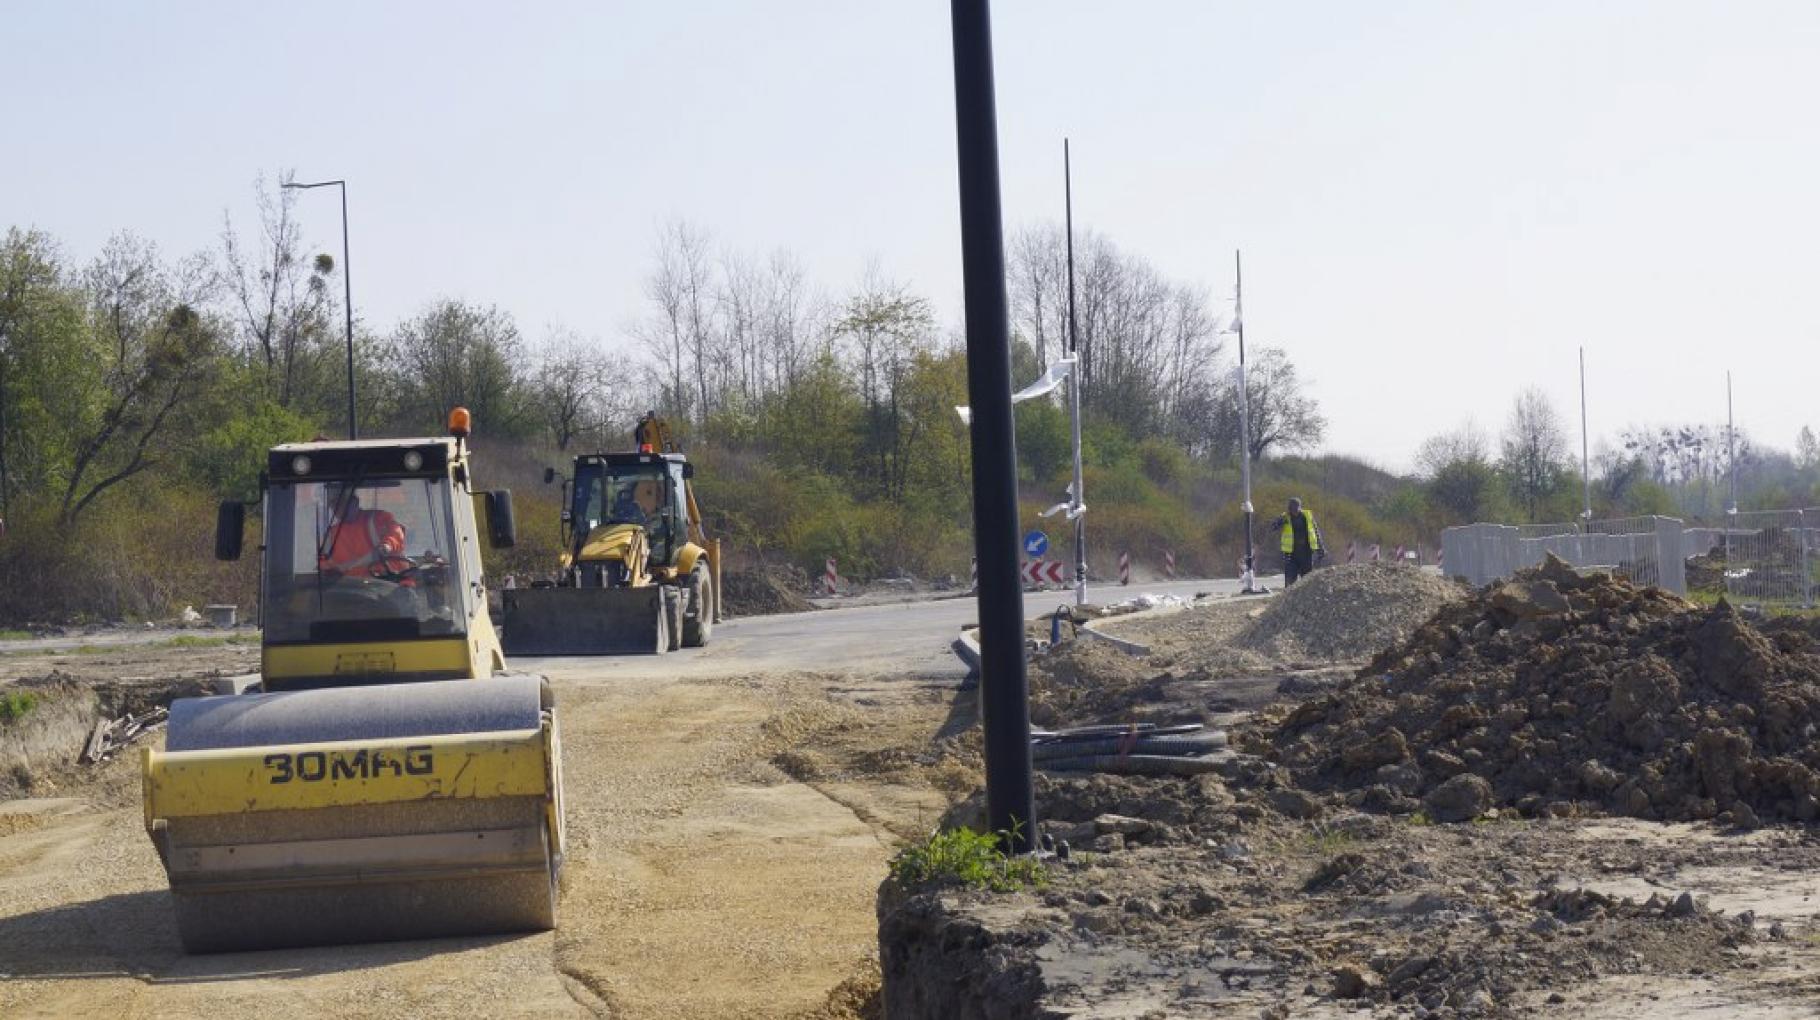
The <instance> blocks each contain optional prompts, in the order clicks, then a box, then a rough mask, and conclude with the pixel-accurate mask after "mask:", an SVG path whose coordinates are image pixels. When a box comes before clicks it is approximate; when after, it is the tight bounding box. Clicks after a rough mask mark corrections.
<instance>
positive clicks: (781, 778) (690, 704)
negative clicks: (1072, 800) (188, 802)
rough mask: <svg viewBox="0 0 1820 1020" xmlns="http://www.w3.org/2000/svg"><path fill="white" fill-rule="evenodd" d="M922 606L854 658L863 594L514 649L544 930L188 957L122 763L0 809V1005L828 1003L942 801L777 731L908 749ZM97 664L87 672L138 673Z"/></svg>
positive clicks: (26, 1009)
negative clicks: (790, 757) (558, 839)
mask: <svg viewBox="0 0 1820 1020" xmlns="http://www.w3.org/2000/svg"><path fill="white" fill-rule="evenodd" d="M932 608H933V609H934V610H935V611H934V612H925V614H924V615H925V617H926V618H925V619H922V620H919V621H918V626H915V627H912V628H910V630H913V631H915V633H902V634H899V635H898V636H897V637H896V638H894V639H893V640H891V641H885V642H882V643H875V645H876V647H874V648H873V650H872V652H871V653H869V654H854V653H853V652H852V647H853V645H854V635H855V634H859V633H864V632H867V631H869V630H876V629H877V628H878V626H879V621H878V620H867V619H865V618H864V617H865V616H866V615H867V614H870V613H873V612H881V611H880V610H854V611H851V613H852V614H856V615H858V616H859V617H860V618H857V619H844V618H843V617H845V616H847V615H849V614H846V613H841V612H828V613H818V614H812V615H810V616H806V617H804V618H802V619H790V618H767V619H757V620H750V621H737V622H735V623H732V624H730V625H728V626H726V627H725V628H723V629H722V630H721V631H720V632H719V633H718V634H717V641H716V644H715V645H714V646H713V647H710V648H709V649H707V650H704V651H702V652H692V653H680V654H675V655H670V656H664V657H662V658H644V659H633V660H625V659H613V660H608V659H546V660H529V661H524V662H518V663H515V664H514V665H515V667H517V668H520V669H526V670H531V671H537V672H542V673H544V674H545V675H547V676H549V677H550V678H551V680H552V682H553V683H554V684H555V686H556V688H557V692H558V701H559V705H560V710H561V719H562V725H563V740H564V761H565V770H566V784H567V796H568V826H569V835H570V840H571V846H570V854H569V857H568V861H567V863H566V866H565V870H564V875H563V890H564V892H563V899H562V902H561V917H560V921H559V925H558V929H557V931H555V932H553V933H545V934H539V935H527V936H517V937H502V938H486V939H445V940H432V941H422V942H408V943H395V944H386V945H366V946H348V947H336V948H327V949H312V950H303V951H285V952H261V953H245V954H229V955H221V956H213V957H189V956H185V955H183V954H182V952H181V951H180V950H179V948H178V944H177V940H176V934H175V929H174V926H173V924H172V922H171V920H170V916H169V915H170V904H169V900H168V894H167V893H166V891H165V886H164V882H163V876H162V873H161V871H160V869H159V866H158V862H157V858H156V856H155V854H154V853H153V851H152V849H151V846H150V843H149V842H148V841H147V839H146V837H145V834H144V832H143V830H142V827H141V820H140V816H139V808H138V789H137V783H138V775H137V772H138V766H137V763H136V760H130V759H129V760H125V761H116V762H113V763H110V764H109V765H107V766H105V767H104V768H103V769H102V770H100V771H99V773H98V774H96V775H94V776H91V777H89V779H88V780H87V781H85V782H80V783H70V782H65V783H64V784H62V785H61V786H60V787H59V788H58V789H57V790H56V791H55V793H56V794H57V795H56V796H52V797H38V798H34V799H16V800H12V801H0V1015H4V1016H9V1017H11V1016H33V1017H35V1016H44V1017H67V1016H109V1017H164V1016H173V1017H174V1016H201V1015H218V1016H231V1015H246V1014H250V1013H255V1012H256V1013H257V1014H258V1015H261V1016H310V1017H325V1016H329V1017H337V1016H362V1017H375V1016H378V1017H387V1016H399V1017H404V1016H464V1017H465V1016H474V1015H494V1016H564V1015H574V1016H613V1017H660V1016H661V1017H744V1016H750V1017H792V1016H838V1015H841V1014H840V1013H839V1012H838V1011H835V1012H827V1011H825V1010H824V1004H825V1003H826V1002H827V1001H828V999H829V995H830V992H831V991H832V990H834V989H836V987H837V986H839V985H841V984H842V983H843V982H846V981H848V979H850V978H856V977H857V978H858V979H859V983H860V984H861V985H863V984H864V978H865V975H866V974H867V973H868V972H869V971H873V970H875V965H874V964H873V963H872V962H871V961H873V960H874V959H875V957H876V949H875V944H874V936H875V928H874V921H873V914H872V905H873V895H874V891H875V889H876V887H877V883H878V881H879V879H880V878H881V877H882V876H883V874H884V871H885V865H886V862H887V860H888V858H889V856H890V854H891V853H892V852H893V850H894V849H895V847H896V846H897V845H898V842H899V840H900V839H901V838H902V837H903V836H905V835H908V834H911V833H914V832H916V831H918V830H919V829H921V828H926V827H927V826H928V825H929V824H931V823H932V822H933V821H934V819H935V817H936V816H937V815H938V814H939V813H940V812H941V811H942V810H943V808H944V807H945V806H946V805H947V803H948V796H947V795H946V794H945V793H944V792H942V791H941V790H939V789H937V788H935V786H934V785H932V784H931V783H930V782H929V781H928V779H927V777H926V776H925V775H924V770H922V769H921V768H920V766H913V767H908V768H898V767H890V768H869V767H860V768H857V769H844V768H835V769H831V770H830V771H829V773H828V775H826V776H825V777H823V778H821V779H819V780H817V779H812V780H811V781H810V782H803V781H799V780H798V779H795V778H792V777H791V776H790V775H788V774H786V773H785V772H784V771H782V770H780V769H779V768H777V767H776V766H775V765H773V764H772V760H773V759H774V758H775V757H776V756H777V755H778V754H779V753H780V752H781V751H784V750H787V749H789V748H790V747H791V746H793V745H794V746H798V747H801V746H817V747H821V748H822V749H823V750H825V751H826V752H827V757H826V760H827V761H830V762H834V761H837V760H840V759H841V758H842V757H843V756H847V757H853V758H855V759H858V758H862V757H868V756H870V757H869V758H868V760H871V759H872V758H876V757H877V752H878V751H880V750H881V749H889V748H896V749H898V751H899V753H898V754H897V755H896V757H895V758H894V757H893V756H891V755H886V756H885V759H890V760H899V759H902V760H908V759H909V757H912V756H914V754H915V753H917V752H919V751H926V750H927V749H928V748H929V746H930V745H931V742H932V740H933V739H934V738H935V737H936V735H937V734H938V732H940V731H942V730H943V729H944V727H947V728H949V729H952V728H954V727H957V726H959V725H961V724H962V723H963V722H964V719H962V718H961V717H960V716H959V715H957V711H959V712H962V713H964V711H965V700H966V699H957V697H956V693H955V686H956V681H957V680H958V679H959V676H960V672H959V669H958V667H957V666H956V665H955V663H954V660H953V659H952V658H951V657H949V656H948V654H947V651H946V641H947V635H948V634H949V631H950V621H948V620H947V616H949V615H958V616H965V615H970V610H969V609H968V608H965V607H962V606H957V605H953V604H950V605H947V606H941V605H937V606H934V607H932ZM892 611H893V612H895V613H901V612H903V611H904V610H903V609H902V607H894V608H893V610H892ZM34 651H37V650H34ZM35 658H36V656H31V655H27V656H20V657H19V659H18V660H17V661H18V662H21V663H29V664H30V665H36V664H37V663H36V662H35V661H34V660H35ZM109 658H110V659H111V660H116V661H114V662H113V663H111V665H110V667H103V668H101V670H100V672H106V671H107V669H108V668H118V669H119V670H120V671H121V672H122V673H123V674H124V675H135V676H144V675H146V673H147V670H146V668H145V667H146V665H147V663H144V662H140V661H136V660H134V658H133V656H132V654H131V653H128V652H125V651H124V650H123V651H122V652H120V653H119V654H118V655H117V656H116V655H115V654H114V653H113V652H112V650H111V649H110V654H109ZM98 662H99V660H97V659H93V658H91V659H90V661H89V662H88V663H87V665H89V666H90V667H91V668H92V667H94V666H95V665H96V664H97V663H98ZM152 665H153V667H154V668H156V666H157V664H156V663H153V664H152ZM165 665H167V666H168V665H170V664H169V663H166V664H165ZM214 665H215V666H217V667H218V668H219V669H221V670H223V671H232V670H233V669H234V668H235V667H236V666H237V665H239V663H237V662H231V661H226V660H221V661H218V662H216V663H214ZM755 665H756V667H757V668H754V666H755ZM804 667H815V668H814V670H813V671H811V670H810V669H807V668H804ZM11 675H19V674H17V673H13V674H11ZM957 704H959V705H960V706H961V707H960V709H958V710H957V707H956V706H957ZM880 760H884V759H880ZM955 785H958V784H955Z"/></svg>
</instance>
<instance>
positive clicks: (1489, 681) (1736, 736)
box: [1260, 557, 1820, 827]
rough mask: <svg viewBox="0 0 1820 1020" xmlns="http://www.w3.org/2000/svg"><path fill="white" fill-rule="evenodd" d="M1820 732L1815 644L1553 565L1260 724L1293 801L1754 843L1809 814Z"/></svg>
mask: <svg viewBox="0 0 1820 1020" xmlns="http://www.w3.org/2000/svg"><path fill="white" fill-rule="evenodd" d="M1817 732H1820V656H1816V654H1815V652H1814V643H1813V641H1812V640H1811V638H1810V636H1809V635H1807V634H1805V633H1802V632H1800V631H1797V630H1794V629H1787V630H1784V631H1782V632H1779V633H1777V634H1776V635H1775V636H1774V637H1773V638H1772V637H1770V636H1766V635H1765V634H1764V633H1763V632H1761V631H1759V630H1758V629H1757V628H1756V627H1754V626H1753V625H1752V624H1751V623H1750V622H1748V621H1747V620H1745V619H1744V618H1743V617H1741V616H1740V615H1739V614H1738V613H1737V612H1736V611H1735V610H1733V609H1732V608H1731V607H1730V606H1728V605H1726V604H1725V603H1724V602H1721V603H1720V604H1719V605H1718V606H1717V607H1715V608H1712V609H1701V608H1698V607H1696V606H1693V605H1691V604H1689V603H1687V602H1684V601H1682V600H1681V599H1678V598H1676V597H1675V596H1673V595H1669V594H1666V593H1664V592H1662V591H1660V590H1659V589H1655V588H1642V587H1638V586H1635V585H1632V584H1630V583H1628V582H1626V581H1623V580H1619V579H1614V578H1611V577H1607V576H1590V577H1587V576H1581V575H1579V574H1577V573H1575V572H1574V571H1573V569H1572V568H1570V567H1568V566H1567V565H1566V564H1564V563H1562V562H1561V561H1559V560H1557V559H1554V558H1553V557H1550V559H1549V562H1548V563H1546V564H1544V565H1543V566H1541V567H1538V568H1535V569H1533V570H1529V571H1524V572H1522V573H1520V574H1518V575H1517V576H1516V577H1515V578H1514V579H1512V580H1511V581H1508V582H1506V583H1504V584H1502V585H1498V586H1495V587H1492V588H1489V589H1487V590H1486V591H1484V592H1481V593H1479V594H1477V595H1475V596H1474V597H1473V598H1471V599H1470V600H1467V601H1465V602H1461V603H1458V604H1455V605H1453V606H1451V607H1449V608H1447V609H1445V610H1443V611H1442V612H1441V613H1440V614H1439V615H1437V616H1436V617H1435V618H1434V619H1433V620H1432V621H1430V622H1429V623H1428V624H1427V625H1425V626H1423V627H1422V628H1421V629H1419V630H1418V631H1417V632H1416V633H1415V634H1414V635H1412V636H1411V637H1410V638H1409V639H1408V640H1407V641H1404V642H1402V643H1400V644H1398V645H1397V646H1396V647H1394V648H1391V649H1389V650H1387V651H1386V652H1384V653H1383V654H1381V655H1379V656H1378V657H1377V658H1376V659H1375V660H1373V662H1372V663H1371V665H1370V666H1369V667H1368V668H1367V669H1366V670H1365V671H1364V672H1362V673H1361V674H1360V676H1359V678H1358V679H1356V680H1355V681H1353V682H1352V683H1350V684H1349V685H1347V686H1346V687H1344V688H1342V689H1341V690H1339V691H1337V692H1335V693H1333V694H1330V695H1327V696H1325V697H1321V698H1318V699H1315V700H1313V701H1309V702H1306V703H1304V704H1302V705H1301V706H1300V707H1298V708H1296V709H1295V710H1293V711H1292V712H1291V713H1290V714H1288V715H1287V717H1286V718H1283V719H1282V720H1281V722H1280V723H1279V724H1277V725H1276V726H1275V727H1274V728H1271V727H1270V726H1269V725H1268V724H1265V731H1264V733H1263V737H1264V739H1263V740H1262V741H1260V746H1261V747H1262V748H1263V749H1266V750H1267V751H1269V753H1271V754H1273V755H1274V756H1275V757H1277V758H1278V759H1279V760H1280V761H1282V762H1283V763H1285V764H1287V765H1288V766H1290V769H1291V771H1292V772H1293V773H1294V775H1295V776H1296V779H1297V781H1298V782H1299V783H1300V784H1302V785H1303V786H1304V787H1308V788H1314V789H1322V788H1330V789H1339V790H1342V791H1348V793H1347V799H1348V800H1349V801H1350V802H1352V803H1355V804H1358V805H1361V806H1364V807H1367V808H1371V809H1382V810H1391V811H1413V810H1416V809H1418V808H1425V809H1426V810H1427V811H1428V812H1429V813H1430V814H1431V815H1432V816H1433V817H1435V818H1436V819H1437V820H1442V821H1456V820H1464V819H1467V818H1471V817H1474V816H1476V815H1478V814H1479V813H1481V812H1483V811H1485V810H1487V809H1489V808H1492V807H1496V806H1513V807H1515V808H1517V809H1519V810H1520V811H1521V812H1523V813H1525V814H1530V815H1537V814H1547V815H1574V814H1584V813H1600V812H1612V813H1618V814H1624V815H1633V816H1636V817H1640V818H1652V819H1664V820H1689V819H1716V820H1718V821H1720V822H1722V823H1731V824H1737V825H1740V826H1745V827H1750V826H1755V825H1756V824H1758V822H1759V820H1760V819H1763V818H1768V817H1779V818H1793V819H1799V820H1801V821H1813V820H1815V819H1816V818H1820V742H1816V741H1815V739H1814V737H1815V734H1816V733H1817Z"/></svg>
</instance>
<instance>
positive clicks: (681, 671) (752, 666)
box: [511, 579, 1239, 684]
mask: <svg viewBox="0 0 1820 1020" xmlns="http://www.w3.org/2000/svg"><path fill="white" fill-rule="evenodd" d="M1238 590H1239V583H1238V581H1237V580H1233V579H1224V580H1186V581H1166V582H1156V583H1150V584H1133V585H1131V586H1129V587H1121V586H1119V585H1116V584H1110V585H1094V586H1089V587H1088V590H1087V597H1088V600H1089V601H1091V602H1100V603H1112V602H1118V601H1121V600H1123V599H1128V598H1133V597H1136V596H1138V595H1141V594H1145V593H1151V594H1158V595H1162V594H1168V595H1176V596H1180V597H1182V598H1192V597H1194V595H1195V594H1197V593H1199V592H1213V593H1215V594H1223V595H1229V594H1234V593H1236V592H1237V591H1238ZM1072 598H1073V593H1072V592H1071V591H1047V592H1037V593H1027V594H1025V596H1024V612H1025V615H1026V616H1029V617H1032V618H1034V617H1037V616H1041V615H1045V614H1047V613H1049V612H1051V611H1053V610H1054V609H1055V607H1056V606H1058V605H1062V604H1064V603H1067V602H1069V601H1071V600H1072ZM978 615H979V614H978V610H977V607H976V604H975V600H974V599H972V598H970V597H969V598H944V599H931V600H926V601H920V602H899V603H891V604H886V605H866V606H853V607H848V608H835V609H823V610H819V611H816V612H813V613H789V614H784V615H780V616H756V617H752V618H750V619H743V620H728V621H726V622H724V623H722V624H720V625H719V626H717V627H715V629H714V636H713V638H712V639H711V640H710V642H709V644H708V647H706V648H692V649H683V650H681V651H676V652H670V653H668V654H666V655H643V656H619V657H614V658H572V657H541V658H531V657H523V656H515V657H513V658H512V660H511V666H512V668H513V669H514V670H523V671H526V672H531V673H541V674H543V675H545V676H549V677H551V678H552V679H561V680H563V681H566V682H571V683H582V684H588V683H611V682H613V681H614V680H615V679H624V678H632V677H648V676H671V677H691V676H694V677H709V676H728V675H736V674H739V673H772V672H790V671H810V672H828V673H866V674H872V675H889V674H914V675H918V676H937V677H941V676H953V677H954V678H955V679H956V680H959V679H960V678H961V677H962V676H963V675H965V673H966V669H965V667H963V666H962V665H961V663H960V661H959V660H958V659H956V658H955V657H954V652H953V650H952V649H951V647H950V646H951V644H952V643H953V641H954V639H955V637H956V636H957V635H958V634H959V633H960V630H961V627H962V626H964V625H966V624H970V623H973V622H974V621H975V620H977V619H978Z"/></svg>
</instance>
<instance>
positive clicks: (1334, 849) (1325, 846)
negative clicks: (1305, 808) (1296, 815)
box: [1305, 829, 1353, 856]
mask: <svg viewBox="0 0 1820 1020" xmlns="http://www.w3.org/2000/svg"><path fill="white" fill-rule="evenodd" d="M1305 838H1306V839H1307V840H1308V844H1309V846H1311V847H1312V848H1313V849H1315V850H1316V851H1318V852H1320V853H1322V854H1326V855H1328V856H1332V855H1333V854H1337V853H1339V852H1340V851H1342V850H1345V849H1347V848H1348V847H1350V846H1352V844H1353V838H1352V835H1351V834H1350V833H1345V832H1341V831H1339V830H1338V829H1328V830H1326V831H1324V832H1311V833H1309V834H1308V835H1307V836H1306V837H1305Z"/></svg>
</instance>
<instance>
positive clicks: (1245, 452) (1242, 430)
mask: <svg viewBox="0 0 1820 1020" xmlns="http://www.w3.org/2000/svg"><path fill="white" fill-rule="evenodd" d="M1232 274H1233V275H1232V282H1233V288H1232V316H1233V318H1234V319H1236V320H1237V322H1236V325H1237V329H1236V332H1237V333H1238V335H1239V478H1240V486H1241V487H1242V488H1243V489H1244V490H1245V502H1244V505H1243V507H1242V509H1243V510H1244V512H1245V569H1244V571H1243V575H1244V576H1243V578H1242V581H1243V582H1244V587H1243V588H1242V589H1241V590H1242V591H1243V592H1244V593H1245V594H1248V595H1249V594H1252V593H1254V592H1257V591H1258V590H1259V589H1258V587H1257V559H1256V551H1255V550H1254V549H1253V548H1252V545H1251V542H1252V539H1251V518H1252V513H1253V511H1252V507H1251V406H1250V400H1251V394H1250V393H1249V392H1248V391H1249V388H1250V383H1248V382H1247V381H1246V379H1245V265H1244V263H1243V261H1242V260H1241V257H1240V253H1239V252H1237V251H1234V252H1233V253H1232Z"/></svg>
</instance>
